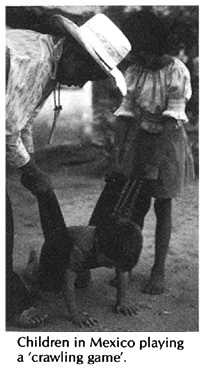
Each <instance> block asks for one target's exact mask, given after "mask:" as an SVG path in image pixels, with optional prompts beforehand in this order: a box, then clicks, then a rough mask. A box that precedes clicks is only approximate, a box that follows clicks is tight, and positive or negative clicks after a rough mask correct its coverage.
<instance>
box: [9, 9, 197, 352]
mask: <svg viewBox="0 0 204 374" xmlns="http://www.w3.org/2000/svg"><path fill="white" fill-rule="evenodd" d="M67 3H68V2H67ZM5 20H6V26H5V28H6V32H5V34H6V59H5V61H6V62H5V68H6V74H5V75H6V84H5V86H6V100H5V105H6V111H5V113H6V114H5V116H6V183H5V184H6V197H5V204H6V222H5V223H6V228H5V232H6V252H5V260H6V264H5V267H6V269H5V283H6V291H5V310H6V312H5V314H6V318H5V331H6V332H7V333H11V332H15V333H16V332H21V336H22V334H23V336H27V335H29V333H31V334H34V335H32V336H38V335H37V334H38V333H39V332H40V333H43V332H46V333H47V334H46V336H48V335H49V334H50V333H52V332H67V333H68V332H70V333H71V332H72V333H73V332H75V333H86V332H89V333H90V332H100V333H104V332H117V334H118V335H117V336H119V333H122V332H126V333H129V332H130V333H138V332H140V333H141V332H142V333H145V332H149V333H159V332H162V333H166V334H165V335H164V339H165V341H164V342H163V344H164V345H166V347H167V346H168V347H172V348H174V349H177V350H179V349H180V350H182V349H183V348H182V344H183V343H182V340H180V338H179V336H178V335H176V337H173V338H172V339H171V338H170V337H169V338H168V335H167V333H168V332H169V333H178V332H180V333H183V332H184V333H187V332H199V298H198V294H199V281H198V279H199V272H198V269H199V261H198V260H199V205H198V202H199V6H198V5H176V6H175V5H171V4H170V5H140V4H135V5H125V4H124V5H87V6H83V5H80V6H76V5H69V6H67V5H63V6H59V5H57V4H56V5H50V6H49V5H36V6H33V5H32V6H31V5H28V6H26V5H24V6H21V5H20V6H14V5H12V6H10V5H6V6H5ZM79 336H80V335H79ZM148 344H150V345H151V342H148Z"/></svg>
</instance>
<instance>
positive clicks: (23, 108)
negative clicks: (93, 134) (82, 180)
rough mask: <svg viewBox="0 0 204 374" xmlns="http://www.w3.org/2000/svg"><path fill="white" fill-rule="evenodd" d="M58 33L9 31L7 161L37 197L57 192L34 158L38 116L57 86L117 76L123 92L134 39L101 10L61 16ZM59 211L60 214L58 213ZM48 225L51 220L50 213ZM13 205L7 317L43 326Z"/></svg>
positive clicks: (8, 205) (56, 19)
mask: <svg viewBox="0 0 204 374" xmlns="http://www.w3.org/2000/svg"><path fill="white" fill-rule="evenodd" d="M52 22H53V27H55V30H56V28H57V30H58V33H57V35H58V36H52V35H47V34H41V33H38V32H35V31H32V30H21V29H11V28H8V29H7V32H6V159H7V164H9V165H11V166H13V167H15V168H17V169H18V170H19V171H20V175H21V182H22V184H23V185H24V186H25V187H26V188H27V189H28V190H29V191H30V192H31V193H32V194H33V195H34V196H36V195H41V194H43V198H44V199H45V200H46V196H50V195H51V196H53V188H52V185H51V182H50V180H49V178H48V176H47V175H46V174H45V173H44V172H43V171H41V170H40V169H39V168H38V166H37V165H36V163H35V161H34V157H33V152H34V149H33V141H32V126H33V121H34V118H35V117H36V115H37V113H38V112H39V110H40V108H41V107H42V105H43V103H44V102H45V100H46V99H47V97H48V96H49V95H50V94H51V92H52V91H53V90H54V89H55V88H56V86H57V84H58V83H60V84H63V85H67V86H72V85H77V86H83V85H84V84H85V82H87V81H88V80H97V79H101V78H105V77H107V76H109V77H112V78H113V80H114V82H115V83H116V86H117V87H118V88H119V89H120V91H121V93H122V94H125V93H126V84H125V80H124V77H123V75H122V73H121V72H120V71H119V70H118V69H117V65H118V64H119V63H120V62H121V61H122V59H123V58H124V57H125V56H126V55H127V54H128V53H129V51H130V43H129V41H128V40H127V38H126V37H125V36H124V34H123V33H122V32H121V31H120V30H119V29H118V28H117V27H116V25H115V24H114V23H113V22H112V21H111V20H110V19H109V18H108V17H106V16H105V15H103V14H97V15H96V16H94V17H92V18H91V19H90V20H88V21H87V22H86V23H85V24H84V25H82V26H80V27H78V26H77V25H76V24H74V23H73V22H71V21H70V20H69V19H67V18H66V17H63V16H61V15H55V16H53V19H52ZM53 214H54V212H53ZM40 219H41V223H42V219H44V223H43V224H42V225H43V226H44V225H46V223H47V222H48V221H47V220H46V217H44V218H42V214H41V211H40ZM13 246H14V226H13V212H12V204H11V200H10V197H9V195H8V193H7V194H6V312H7V320H10V321H11V320H15V321H17V323H19V322H20V323H21V325H22V326H23V327H32V326H36V325H39V324H41V323H42V322H43V321H44V320H45V319H46V316H45V315H44V314H43V313H41V312H40V311H39V310H37V309H35V308H33V307H32V304H33V302H32V300H31V296H30V294H29V292H28V290H27V289H26V287H25V286H24V284H23V283H22V282H21V281H20V279H19V277H18V276H17V275H16V273H15V272H14V271H13Z"/></svg>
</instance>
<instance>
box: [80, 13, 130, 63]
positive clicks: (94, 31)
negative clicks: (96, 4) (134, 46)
mask: <svg viewBox="0 0 204 374" xmlns="http://www.w3.org/2000/svg"><path fill="white" fill-rule="evenodd" d="M79 29H80V31H81V32H82V34H83V36H84V37H85V38H86V39H87V41H88V42H89V43H90V44H91V46H92V48H93V49H94V51H95V53H96V54H97V55H98V57H99V58H101V59H102V60H103V62H104V63H105V64H107V66H108V67H109V68H110V69H113V68H115V67H116V66H117V65H118V64H119V63H120V62H121V61H122V60H123V59H124V58H125V57H126V56H127V54H128V53H129V52H130V50H131V45H130V42H129V40H128V39H127V38H126V36H125V35H124V34H123V33H122V31H121V30H120V29H119V28H118V27H117V26H116V25H115V24H114V23H113V22H112V21H111V20H110V19H109V18H108V17H106V16H105V15H104V14H96V15H95V16H94V17H92V18H91V19H89V20H88V21H87V22H86V23H85V24H84V25H82V26H80V28H79Z"/></svg>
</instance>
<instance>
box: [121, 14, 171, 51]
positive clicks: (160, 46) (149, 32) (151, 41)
mask: <svg viewBox="0 0 204 374" xmlns="http://www.w3.org/2000/svg"><path fill="white" fill-rule="evenodd" d="M121 28H122V30H123V32H124V34H125V35H126V36H127V38H128V39H129V40H130V43H131V45H132V52H131V54H133V55H135V56H137V55H138V54H140V53H146V54H149V55H155V56H162V55H163V54H165V53H167V51H168V44H169V37H170V32H169V29H168V28H167V25H166V23H164V22H163V20H161V18H160V17H158V16H156V15H155V14H154V13H153V12H151V11H149V10H141V11H139V12H138V11H134V12H130V13H127V15H126V16H125V17H124V21H123V25H122V26H121Z"/></svg>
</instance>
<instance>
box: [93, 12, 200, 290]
mask: <svg viewBox="0 0 204 374" xmlns="http://www.w3.org/2000/svg"><path fill="white" fill-rule="evenodd" d="M123 32H124V33H125V34H126V36H127V37H128V38H129V40H130V42H131V45H132V53H131V60H132V65H131V66H129V67H128V69H127V71H126V73H125V78H126V84H127V95H126V96H125V97H124V98H123V101H122V103H121V105H120V107H119V109H118V110H117V111H116V112H115V115H116V117H117V126H116V134H115V143H114V152H113V155H112V156H113V157H112V158H113V174H112V176H110V177H109V178H108V181H107V184H106V186H105V189H104V191H103V192H102V194H101V196H100V197H99V200H98V202H97V204H96V207H95V210H94V212H93V215H92V217H91V220H90V224H91V225H96V224H98V223H99V222H100V220H104V219H106V217H107V215H109V214H110V213H111V211H112V210H113V209H114V205H115V203H116V202H117V199H118V196H119V195H120V192H121V190H122V188H123V186H124V181H123V180H122V177H123V178H124V176H125V177H127V178H128V177H130V176H131V177H134V178H138V180H141V179H142V180H143V181H144V183H143V186H142V188H141V190H140V193H139V195H138V197H137V199H136V203H135V205H134V209H133V214H132V217H131V219H132V220H133V221H134V222H135V223H137V224H138V225H139V226H140V228H141V229H142V228H143V225H144V219H145V216H146V214H147V213H148V211H149V209H150V205H151V200H152V198H154V211H155V215H156V231H155V261H154V265H153V268H152V271H151V276H150V280H149V282H148V283H147V285H146V287H145V289H144V292H146V293H150V294H159V293H162V292H163V291H164V275H165V274H164V273H165V260H166V255H167V252H168V248H169V242H170V238H171V227H172V225H171V219H172V198H175V197H177V196H178V195H180V194H181V193H182V192H183V188H184V181H185V179H186V177H189V176H190V175H192V176H193V175H194V170H193V159H192V154H191V151H190V148H189V145H188V139H187V134H186V131H185V127H184V125H185V123H186V122H187V116H186V113H185V106H186V103H187V101H188V100H189V99H190V97H191V84H190V75H189V71H188V70H187V68H186V66H185V65H184V64H183V63H182V62H181V61H180V60H179V59H178V58H174V57H171V56H169V55H168V54H167V50H168V38H169V33H168V30H167V28H166V26H165V25H164V24H163V23H162V22H161V21H160V20H159V19H158V17H157V16H155V15H154V14H153V13H151V12H149V11H139V12H134V13H130V14H129V16H128V17H127V18H126V20H125V23H124V27H123ZM118 173H119V174H118ZM118 176H119V177H118ZM110 195H111V198H110ZM107 202H108V203H107Z"/></svg>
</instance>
